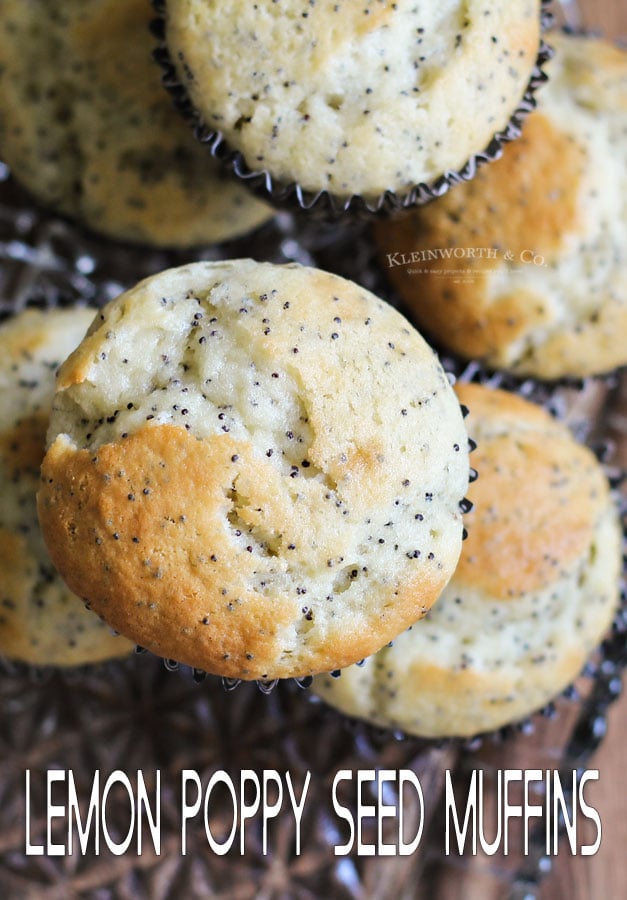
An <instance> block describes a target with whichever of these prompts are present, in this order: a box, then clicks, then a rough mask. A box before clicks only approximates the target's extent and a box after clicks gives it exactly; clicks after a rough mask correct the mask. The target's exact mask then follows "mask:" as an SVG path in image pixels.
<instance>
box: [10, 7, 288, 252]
mask: <svg viewBox="0 0 627 900" xmlns="http://www.w3.org/2000/svg"><path fill="white" fill-rule="evenodd" d="M151 15H152V11H151V7H150V3H149V2H148V0H64V2H63V3H58V2H56V0H33V2H32V3H31V2H29V3H23V2H22V0H6V2H5V3H3V8H2V21H1V22H0V155H1V157H2V159H3V160H4V162H6V163H8V165H9V166H10V168H11V170H12V171H13V173H14V175H15V176H16V178H17V179H18V180H19V181H20V182H21V183H22V184H23V185H24V186H25V187H27V188H28V189H29V190H30V191H31V192H32V193H33V194H34V195H35V196H36V197H37V199H38V200H39V201H40V202H41V203H44V204H45V205H47V206H49V207H51V208H52V209H54V210H56V211H58V212H61V213H65V214H66V215H69V216H73V217H75V218H77V219H79V220H80V221H82V222H84V223H86V224H87V225H89V226H90V227H91V228H93V229H94V230H96V231H98V232H101V233H104V234H106V235H108V236H110V237H113V238H118V239H120V240H128V241H138V242H141V243H148V244H155V245H163V246H190V245H193V244H200V243H208V242H214V241H222V240H226V239H227V238H231V237H234V236H236V235H240V234H244V233H245V232H247V231H249V230H250V229H252V228H254V227H256V226H258V225H260V224H261V223H262V222H264V221H267V220H268V219H269V218H270V216H271V211H270V209H269V208H268V207H267V206H265V205H263V204H262V203H260V202H258V201H257V200H254V199H253V198H252V197H251V196H250V195H249V193H248V192H247V191H245V190H244V188H242V187H241V186H240V185H237V184H235V183H233V182H231V181H229V180H225V179H224V177H223V174H222V172H221V170H220V168H219V167H218V165H217V164H216V163H215V162H214V161H213V160H212V159H210V158H208V155H207V154H206V153H205V152H204V151H203V148H202V147H199V146H198V145H197V143H196V141H195V140H194V138H193V136H192V135H190V134H189V132H188V129H187V128H186V126H185V124H184V123H183V122H181V121H180V117H179V116H178V114H177V113H176V111H175V110H174V109H173V108H172V102H171V100H170V98H169V96H168V94H167V92H166V91H165V90H164V89H163V87H162V85H161V81H160V71H159V68H158V66H157V65H156V64H155V62H154V61H153V59H152V38H151V35H150V32H149V27H148V26H149V22H150V18H151Z"/></svg>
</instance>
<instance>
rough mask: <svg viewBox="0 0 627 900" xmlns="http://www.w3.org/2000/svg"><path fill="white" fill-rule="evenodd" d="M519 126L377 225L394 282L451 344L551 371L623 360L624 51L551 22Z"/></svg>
mask: <svg viewBox="0 0 627 900" xmlns="http://www.w3.org/2000/svg"><path fill="white" fill-rule="evenodd" d="M550 40H551V43H552V44H553V45H554V47H555V50H556V53H555V57H554V59H553V60H552V61H551V62H550V64H549V68H548V74H549V82H548V84H547V86H546V87H545V88H544V89H543V90H542V92H541V93H540V94H539V95H538V109H537V111H536V112H534V113H532V114H531V115H530V117H529V118H528V120H527V121H526V123H525V127H524V129H523V135H522V137H521V138H520V139H519V140H518V141H516V142H515V143H513V144H510V145H508V146H507V147H506V148H505V150H504V153H503V157H502V159H500V160H498V161H497V162H495V163H494V165H492V166H489V167H486V168H484V169H482V170H481V172H479V173H478V175H477V178H476V179H475V180H474V181H473V182H471V183H468V184H464V185H460V186H459V187H458V188H456V189H455V190H454V191H452V192H451V193H450V194H449V195H448V196H446V197H444V198H442V199H441V200H439V201H437V202H436V203H433V204H432V205H431V206H429V207H425V208H424V209H421V210H420V211H416V212H413V213H411V214H408V215H407V216H404V217H402V218H400V217H399V218H398V219H397V220H396V221H395V222H394V223H391V224H389V225H388V226H386V228H385V229H383V228H381V229H379V230H378V231H377V233H376V238H377V242H378V244H379V248H380V259H381V264H382V266H383V268H384V269H385V272H386V274H387V275H388V276H389V279H390V281H391V282H392V284H393V285H394V286H395V288H396V289H397V290H398V292H399V294H400V295H401V297H402V299H403V301H404V302H405V304H406V307H407V309H408V311H410V312H411V315H412V317H413V318H414V319H415V320H416V321H417V322H418V324H419V326H420V327H422V328H424V329H425V330H427V331H428V332H429V334H431V335H432V336H433V337H434V338H435V339H436V340H437V341H438V342H439V343H440V344H441V345H442V346H444V347H446V348H449V349H450V350H452V351H454V352H455V353H457V354H459V355H460V356H462V357H467V358H476V359H479V360H482V361H483V362H484V363H485V364H486V365H488V366H490V367H493V368H497V369H507V370H510V371H512V372H514V373H516V374H520V375H532V376H534V377H537V378H541V379H556V378H562V377H566V376H575V377H580V376H587V375H591V374H599V373H603V372H607V371H609V370H611V369H613V368H615V367H617V366H622V365H624V364H625V363H626V362H627V54H625V52H624V51H622V50H619V49H617V48H616V47H614V46H612V45H611V44H609V43H606V42H605V41H602V40H599V39H595V38H586V37H577V36H573V35H564V34H555V35H552V36H551V37H550Z"/></svg>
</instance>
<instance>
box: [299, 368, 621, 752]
mask: <svg viewBox="0 0 627 900" xmlns="http://www.w3.org/2000/svg"><path fill="white" fill-rule="evenodd" d="M458 394H459V397H460V399H461V400H462V401H463V402H464V403H465V404H467V405H468V407H469V408H470V416H469V417H468V420H467V423H468V428H469V432H470V434H471V435H472V436H473V438H475V439H476V441H477V444H478V447H477V450H476V453H475V454H473V464H474V465H476V467H477V469H478V471H479V473H480V474H479V479H478V481H477V482H476V483H475V484H473V485H472V489H471V491H470V494H469V496H470V498H471V499H472V501H473V502H474V508H473V510H472V511H471V512H470V513H469V515H468V517H467V524H468V535H469V536H468V540H467V541H466V543H465V544H464V548H463V551H462V555H461V558H460V561H459V565H458V567H457V570H456V572H455V574H454V575H453V578H452V579H451V581H450V582H449V584H448V586H447V588H446V589H445V591H444V592H443V594H442V596H441V597H440V599H439V600H438V602H437V603H436V604H435V606H434V607H433V608H432V609H431V610H430V612H429V613H428V615H427V616H426V617H425V618H424V619H423V620H422V621H420V622H418V623H417V624H416V625H414V626H413V628H411V629H410V630H407V631H405V632H404V633H403V634H402V635H401V636H400V637H398V638H397V639H396V640H395V641H394V643H393V645H392V646H391V647H388V648H386V649H384V650H382V651H381V652H380V653H378V654H376V655H375V656H374V657H372V658H371V659H368V660H366V661H365V664H364V665H363V666H362V667H358V666H353V667H351V668H348V669H345V670H344V671H343V672H342V673H341V678H337V679H333V678H329V677H326V676H321V677H320V678H316V679H314V683H313V686H312V689H313V690H314V691H315V692H316V693H318V694H319V695H320V696H321V697H323V698H324V699H325V700H326V701H327V702H328V703H330V704H331V705H333V706H335V707H337V708H338V709H340V710H341V711H342V712H344V713H347V714H348V715H352V716H357V717H359V718H363V719H366V720H369V721H371V722H374V723H376V724H377V725H382V726H384V727H390V728H397V729H401V730H403V731H404V732H406V733H407V734H412V735H420V736H425V737H449V736H471V735H475V734H478V733H480V732H485V731H490V730H493V729H496V728H499V727H501V726H503V725H505V724H507V723H511V722H514V721H516V720H519V719H521V718H522V717H524V716H526V715H528V714H529V713H531V712H532V711H534V710H536V709H539V708H540V707H542V706H543V705H544V704H546V703H547V702H548V701H549V700H550V699H551V698H553V697H554V696H555V695H556V694H558V693H559V692H560V690H562V689H563V688H564V687H566V686H567V685H568V684H569V683H570V682H571V681H572V680H573V679H574V678H575V677H576V676H577V675H578V674H579V672H580V670H581V668H582V666H583V665H584V662H585V661H586V658H587V657H588V655H589V654H590V652H591V651H592V649H593V648H594V647H595V646H596V645H597V644H598V643H599V641H600V640H601V638H602V637H603V635H604V634H605V633H606V631H607V630H608V628H609V626H610V623H611V622H612V618H613V616H614V613H615V610H616V607H617V603H618V598H619V575H620V567H621V532H620V527H619V523H618V517H617V513H616V510H615V507H614V503H613V500H612V497H611V495H610V491H609V487H608V484H607V480H606V478H605V475H604V472H603V470H602V468H601V466H600V465H599V463H598V462H597V461H596V458H595V457H594V456H593V455H592V453H591V452H590V451H589V450H588V449H587V448H585V447H583V446H581V445H579V444H577V443H576V442H575V440H574V439H573V437H572V436H571V434H570V432H569V431H568V430H567V429H566V427H565V426H564V425H563V424H561V423H559V422H557V421H555V420H553V419H552V418H551V417H550V416H549V415H548V413H546V412H545V411H544V410H543V409H542V408H541V407H537V406H535V405H533V404H531V403H530V402H529V401H526V400H522V399H520V398H519V397H518V396H516V395H514V394H509V393H507V392H505V391H498V390H493V389H490V388H487V387H483V386H480V385H461V386H460V387H459V388H458Z"/></svg>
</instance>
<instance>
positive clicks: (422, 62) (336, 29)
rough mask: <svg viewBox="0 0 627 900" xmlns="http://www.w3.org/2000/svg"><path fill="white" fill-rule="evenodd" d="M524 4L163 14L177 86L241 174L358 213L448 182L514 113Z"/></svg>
mask: <svg viewBox="0 0 627 900" xmlns="http://www.w3.org/2000/svg"><path fill="white" fill-rule="evenodd" d="M539 8H540V3H539V2H538V0H515V2H512V0H464V2H459V0H446V2H441V3H422V4H417V3H414V2H413V0H397V2H394V3H390V2H386V0H365V2H363V3H349V2H347V0H341V2H335V0H314V2H301V0H279V2H273V0H262V2H260V3H254V4H250V3H231V4H229V5H228V9H227V8H225V5H224V4H223V3H219V2H218V0H168V3H167V9H166V24H167V29H166V30H167V44H168V48H169V50H170V55H171V57H172V60H173V62H174V63H175V65H176V67H177V72H178V78H179V80H180V82H181V83H182V84H183V85H184V87H185V88H186V90H187V92H188V94H189V96H190V98H191V101H192V104H193V105H194V106H195V108H196V109H197V110H198V111H199V113H200V116H201V118H202V119H203V121H204V122H205V124H206V125H207V126H208V127H209V128H210V129H214V130H217V131H220V132H222V133H223V134H224V136H225V137H226V139H227V141H228V143H229V145H230V146H231V147H233V148H234V149H237V150H239V151H240V152H241V153H242V154H243V156H244V158H245V160H246V162H247V164H248V166H249V167H250V168H251V169H254V170H260V169H265V170H268V171H270V172H271V173H272V174H273V175H274V176H275V177H276V178H278V179H279V180H280V181H282V182H285V183H288V184H291V183H294V182H295V183H297V184H299V185H301V186H302V187H303V188H305V189H307V190H311V191H318V190H328V191H329V192H330V193H332V194H334V195H336V196H341V197H350V196H351V195H354V194H359V195H362V196H364V197H366V198H368V199H372V198H374V197H376V196H378V195H379V194H381V193H382V192H383V191H386V190H391V191H396V192H399V193H400V192H402V191H407V190H409V189H411V188H412V187H413V186H414V185H417V184H419V183H423V182H432V181H433V180H435V179H436V178H438V177H439V176H440V175H443V174H444V173H445V172H446V171H447V170H449V169H454V170H459V169H460V168H461V167H462V166H463V165H464V164H465V163H466V162H467V160H468V159H469V158H470V157H471V156H472V155H473V154H474V153H479V152H482V151H483V150H485V148H486V147H487V146H488V144H489V143H490V141H491V139H492V137H493V136H494V134H495V133H496V132H498V131H500V130H502V129H503V128H504V127H505V126H506V125H507V124H508V122H509V120H510V118H511V116H512V113H513V112H514V111H515V110H516V108H517V107H518V105H519V103H520V101H521V99H522V97H523V95H524V92H525V89H526V87H527V84H528V82H529V79H530V76H531V73H532V71H533V68H534V65H535V62H536V56H537V52H538V46H539V30H540V16H539Z"/></svg>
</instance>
